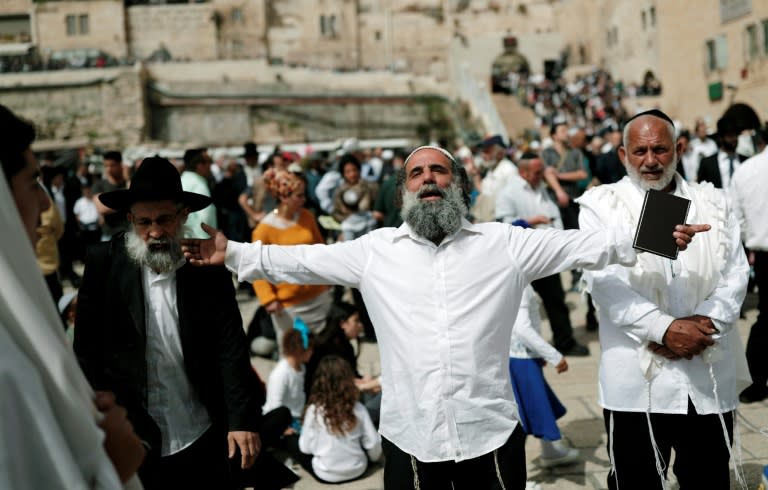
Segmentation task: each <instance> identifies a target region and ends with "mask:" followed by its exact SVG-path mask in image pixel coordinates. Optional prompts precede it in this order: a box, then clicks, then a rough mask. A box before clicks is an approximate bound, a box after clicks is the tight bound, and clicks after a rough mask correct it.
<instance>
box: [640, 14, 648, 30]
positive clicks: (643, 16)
mask: <svg viewBox="0 0 768 490" xmlns="http://www.w3.org/2000/svg"><path fill="white" fill-rule="evenodd" d="M640 16H641V17H642V19H643V30H645V24H646V22H647V20H646V15H645V10H643V12H642V14H640Z"/></svg>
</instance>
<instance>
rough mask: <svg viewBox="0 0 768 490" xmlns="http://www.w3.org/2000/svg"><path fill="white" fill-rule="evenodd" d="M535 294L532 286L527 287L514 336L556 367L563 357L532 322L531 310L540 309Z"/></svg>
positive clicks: (516, 321) (513, 331)
mask: <svg viewBox="0 0 768 490" xmlns="http://www.w3.org/2000/svg"><path fill="white" fill-rule="evenodd" d="M535 294H536V293H534V292H533V288H531V286H526V288H525V289H524V290H523V299H522V300H521V301H520V309H519V310H518V311H517V319H516V320H515V325H514V327H512V336H513V337H517V339H519V340H520V342H522V343H523V344H524V345H525V346H526V347H527V348H528V349H530V350H531V351H532V352H533V353H534V354H535V355H536V357H540V358H542V359H544V360H545V361H547V362H548V363H550V364H552V365H553V366H555V365H557V364H558V363H559V362H560V361H561V360H562V359H563V355H562V354H560V352H558V351H557V349H555V348H554V347H552V345H550V344H549V342H547V341H546V340H544V338H543V337H542V336H541V335H540V334H539V333H538V332H537V331H536V329H535V328H534V327H533V323H532V322H531V308H538V303H537V302H536V296H535Z"/></svg>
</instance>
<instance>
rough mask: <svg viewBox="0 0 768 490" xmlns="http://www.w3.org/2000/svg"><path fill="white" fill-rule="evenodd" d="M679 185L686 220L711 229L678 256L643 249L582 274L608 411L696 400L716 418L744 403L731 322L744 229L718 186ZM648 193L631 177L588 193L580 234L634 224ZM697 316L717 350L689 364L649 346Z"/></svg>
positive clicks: (740, 294) (683, 408) (684, 405)
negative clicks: (594, 310)
mask: <svg viewBox="0 0 768 490" xmlns="http://www.w3.org/2000/svg"><path fill="white" fill-rule="evenodd" d="M675 182H676V190H675V191H674V194H675V195H677V196H680V197H684V198H687V199H690V200H691V204H690V209H689V212H688V217H687V219H686V221H687V222H688V223H707V224H710V225H711V226H712V229H711V230H710V231H708V232H706V233H699V234H697V235H696V237H695V238H694V239H693V242H691V244H690V245H689V246H688V249H687V250H686V251H685V252H681V253H680V254H679V255H678V257H677V260H670V259H668V258H664V257H660V256H658V255H654V254H651V253H644V254H640V255H639V258H638V261H637V264H636V265H635V266H633V267H624V266H620V265H611V266H608V267H606V268H605V269H603V270H600V271H585V273H584V279H585V280H586V284H587V289H588V290H589V291H590V292H591V293H592V297H593V298H594V299H595V302H596V305H597V307H598V313H599V319H600V346H601V355H600V392H599V403H600V405H601V406H602V407H604V408H607V409H609V410H617V411H627V412H645V411H647V410H650V411H651V412H654V413H675V414H685V413H688V398H689V397H690V399H691V401H692V402H693V405H694V406H695V407H696V411H697V413H699V414H712V413H722V412H727V411H729V410H733V409H734V408H735V407H736V405H737V403H738V393H739V391H740V390H739V389H738V387H737V383H738V382H739V379H740V378H739V376H740V374H741V371H742V368H743V365H744V361H745V359H744V350H743V347H740V346H741V341H740V339H739V336H738V331H737V330H735V329H733V324H734V323H735V322H736V321H737V320H738V318H739V310H740V308H741V303H742V301H743V300H744V295H745V294H746V286H747V277H748V271H749V266H748V265H747V261H746V257H745V255H744V252H743V249H742V248H741V243H740V240H739V225H738V222H737V220H736V217H735V215H734V214H733V212H732V211H731V210H729V206H728V204H727V200H726V197H725V194H724V193H723V192H722V190H720V189H715V188H714V187H713V186H712V184H709V183H706V184H688V183H686V182H685V181H684V180H683V179H682V178H681V177H680V175H679V174H678V175H676V176H675ZM644 196H645V192H644V191H642V190H641V189H640V188H639V187H637V186H636V185H635V184H633V183H632V181H631V180H630V179H629V177H624V178H623V179H622V180H621V181H619V182H617V183H615V184H609V185H602V186H598V187H596V188H594V189H591V190H590V191H588V192H587V193H586V194H584V196H582V197H581V198H580V199H579V204H580V206H581V212H580V214H579V225H580V227H581V229H584V230H598V229H604V228H605V227H624V228H625V229H627V230H631V229H633V228H634V227H635V226H636V224H637V221H638V218H639V215H640V210H641V208H642V204H643V199H644ZM694 314H698V315H703V316H706V317H709V318H711V319H712V321H713V323H714V324H715V327H716V328H717V329H718V330H719V334H717V335H716V336H715V337H714V339H715V340H716V344H715V346H712V347H708V348H707V349H706V350H705V351H704V353H703V354H702V355H697V356H694V357H693V359H691V360H686V359H679V360H675V361H672V360H667V359H665V358H663V357H661V356H659V355H656V354H652V353H650V351H648V349H647V345H648V342H650V341H653V342H656V343H659V344H661V343H662V340H663V337H664V334H665V333H666V330H667V328H668V327H669V325H670V323H671V322H672V321H673V320H674V319H676V318H682V317H685V316H689V315H694ZM709 360H711V361H712V367H713V373H714V376H715V379H716V380H717V389H718V397H719V402H720V405H719V406H717V404H716V403H715V397H714V393H713V381H712V379H711V378H710V371H709V362H708V361H709ZM649 390H650V394H649Z"/></svg>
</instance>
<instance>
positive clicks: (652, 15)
mask: <svg viewBox="0 0 768 490" xmlns="http://www.w3.org/2000/svg"><path fill="white" fill-rule="evenodd" d="M649 12H650V18H651V19H650V21H651V27H653V26H655V25H656V7H651V10H649Z"/></svg>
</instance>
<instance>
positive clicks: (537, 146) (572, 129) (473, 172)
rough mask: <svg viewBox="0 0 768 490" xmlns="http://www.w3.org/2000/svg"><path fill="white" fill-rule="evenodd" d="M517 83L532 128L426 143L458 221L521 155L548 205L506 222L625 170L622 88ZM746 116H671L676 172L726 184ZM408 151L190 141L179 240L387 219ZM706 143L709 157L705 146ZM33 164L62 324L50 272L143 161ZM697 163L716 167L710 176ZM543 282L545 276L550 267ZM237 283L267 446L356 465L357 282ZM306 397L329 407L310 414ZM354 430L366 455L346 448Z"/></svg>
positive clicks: (353, 231)
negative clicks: (199, 200) (453, 184)
mask: <svg viewBox="0 0 768 490" xmlns="http://www.w3.org/2000/svg"><path fill="white" fill-rule="evenodd" d="M517 94H518V95H519V96H520V97H521V98H522V99H523V100H524V101H525V103H526V104H527V105H529V106H530V107H531V108H532V109H533V110H534V111H535V113H536V114H537V116H538V117H539V121H540V122H541V126H540V129H539V130H538V131H534V132H530V133H528V134H526V135H525V136H523V137H521V138H520V139H519V140H516V141H511V142H510V141H505V140H504V139H503V138H501V137H500V136H498V135H492V136H489V137H488V138H486V139H484V140H483V141H481V142H479V143H476V144H474V145H467V144H465V143H464V142H461V141H456V142H433V143H435V144H439V145H440V146H442V147H445V148H447V149H448V150H449V151H451V153H453V154H454V155H455V156H456V158H457V161H460V162H461V163H463V165H464V170H465V171H466V172H467V174H468V176H469V181H470V182H471V189H468V190H469V191H470V195H471V196H472V203H471V207H470V215H469V216H467V218H468V219H470V220H471V221H475V222H482V221H494V220H499V221H507V218H508V216H506V215H505V214H504V212H503V211H502V210H501V208H500V207H499V206H500V204H499V203H500V202H501V200H503V197H504V194H505V193H506V192H509V189H511V188H512V187H510V186H513V185H514V183H515V182H516V181H519V179H520V178H521V177H524V178H525V177H526V176H527V175H529V172H530V170H529V167H528V164H526V165H525V166H521V165H520V163H521V161H523V160H525V161H526V162H527V161H530V160H532V159H541V160H542V161H543V162H544V166H543V167H544V169H543V170H542V176H541V178H542V179H543V181H544V182H546V187H547V192H548V193H549V196H550V199H551V200H552V202H553V203H555V204H556V209H557V212H555V213H554V214H553V215H551V216H548V217H547V218H546V220H545V221H543V222H532V221H530V220H529V221H526V220H522V221H523V222H522V223H521V222H520V220H517V219H515V220H510V222H512V221H514V224H518V225H523V226H532V227H537V226H560V227H564V228H576V227H578V219H577V216H578V204H577V203H576V200H577V199H578V197H579V196H580V195H581V194H582V193H583V192H584V191H585V190H586V189H587V188H589V187H591V186H595V185H600V184H604V183H613V182H617V181H619V180H620V179H622V178H623V177H624V176H625V175H626V171H625V169H624V165H623V164H622V162H621V161H620V158H619V153H618V148H619V147H620V145H621V144H622V132H621V128H622V123H623V122H624V121H625V120H626V119H627V117H628V114H627V113H626V111H625V109H624V108H623V107H622V106H621V88H620V87H617V85H616V84H615V83H614V82H613V80H612V79H611V77H610V75H609V74H607V73H605V72H600V71H596V72H594V73H592V74H589V75H586V76H584V77H578V78H577V79H576V80H574V81H572V82H569V83H565V82H562V81H557V82H550V81H547V80H542V81H541V83H538V84H526V85H525V86H523V85H521V86H519V87H518V88H517ZM745 114H747V115H746V116H745ZM752 114H754V113H752ZM755 118H756V116H754V117H752V116H751V115H749V111H745V110H743V108H742V109H741V110H736V111H732V113H731V114H730V115H729V114H725V115H724V116H723V118H721V120H719V121H718V123H717V127H716V128H712V127H710V126H708V125H707V123H706V122H705V121H704V120H697V121H695V122H694V123H693V124H692V128H693V130H692V131H691V130H687V129H686V128H685V127H683V126H681V127H678V128H677V129H678V138H679V141H681V142H682V145H683V151H682V153H681V154H680V155H679V158H680V162H679V165H678V171H679V172H680V173H682V174H683V175H684V177H685V178H686V179H687V180H688V181H691V182H694V181H700V180H707V181H713V180H714V179H715V177H713V175H716V177H717V178H718V179H719V181H717V182H713V183H715V185H716V186H717V187H722V188H725V189H728V187H729V185H728V184H729V181H730V174H729V173H727V172H726V173H722V174H721V173H720V170H721V169H722V168H723V167H722V165H721V164H720V162H725V161H729V163H730V172H731V173H732V172H733V170H734V165H735V166H736V167H738V165H739V163H740V162H741V161H742V160H744V159H746V158H747V157H749V156H752V155H756V154H758V153H760V152H761V151H763V148H764V147H765V143H766V141H768V137H767V136H766V133H765V128H761V127H760V126H761V125H760V121H759V119H757V124H755ZM713 129H716V131H713ZM713 133H714V134H713ZM409 150H410V149H409V148H364V147H363V146H362V145H361V143H360V142H359V141H357V140H356V139H354V138H350V139H347V140H345V141H343V142H342V143H340V144H339V146H338V148H337V150H335V151H331V152H311V153H308V154H305V155H299V154H297V153H293V152H286V151H282V150H281V149H280V148H279V147H277V148H275V149H274V150H273V151H270V152H269V153H264V152H260V151H259V148H258V145H256V144H255V143H250V142H249V143H246V144H245V145H244V147H243V151H242V154H241V156H239V157H228V156H220V157H217V158H216V159H214V158H213V157H212V156H211V154H210V153H209V151H208V150H207V149H206V148H192V149H189V150H187V151H186V152H185V154H184V157H183V158H182V159H178V160H177V161H174V162H173V163H174V164H175V165H176V166H177V167H178V169H179V172H180V173H181V179H182V185H183V186H184V189H185V190H188V191H192V192H196V193H199V194H204V195H208V196H210V197H212V198H213V205H212V206H210V207H209V208H207V209H204V210H201V211H198V212H197V213H193V215H190V218H189V220H188V223H187V227H188V233H189V234H190V235H191V236H198V237H204V236H205V234H204V232H202V230H201V229H200V227H199V223H202V222H204V223H207V224H209V225H211V226H215V227H217V228H219V229H221V230H223V231H224V232H225V234H226V235H227V236H228V237H229V238H230V239H233V240H236V241H245V242H247V241H251V240H261V241H262V242H263V243H275V244H310V243H333V242H336V241H345V240H354V239H356V238H358V237H360V236H362V235H364V234H366V233H368V232H370V231H372V230H374V229H375V228H377V227H381V226H399V225H400V224H401V223H402V219H401V218H400V214H399V209H398V208H397V206H396V202H397V199H396V193H397V188H398V184H399V183H398V181H397V171H398V169H400V168H401V167H402V165H403V161H404V158H405V155H406V154H407V152H408V151H409ZM720 153H722V154H723V155H724V156H723V157H718V155H719V154H720ZM734 156H735V157H736V158H734ZM713 158H714V160H712V159H713ZM718 158H719V160H718ZM734 160H736V162H735V163H734ZM41 164H42V181H43V184H44V186H45V188H46V189H47V190H48V193H49V197H50V199H51V202H52V203H53V204H55V205H54V206H51V207H50V209H49V210H48V211H47V212H46V213H45V215H44V216H43V217H42V222H41V239H40V241H39V242H38V245H37V252H38V259H39V263H40V267H41V269H42V270H43V272H44V275H45V277H46V281H47V284H48V286H49V289H50V291H51V294H52V296H53V297H54V300H55V301H57V302H58V303H59V307H60V310H61V312H62V317H63V320H64V322H65V324H71V323H72V322H73V318H74V315H73V314H72V308H74V307H75V306H76V296H75V295H74V294H71V293H70V294H66V295H65V294H63V291H64V289H63V288H62V281H63V282H64V283H69V285H70V286H71V288H75V289H76V288H77V287H78V285H79V281H80V277H79V276H78V274H77V273H76V272H75V269H74V268H73V263H75V262H77V261H81V260H82V259H83V256H84V253H85V249H86V247H87V246H88V245H89V244H92V243H95V242H98V241H101V240H108V239H109V238H111V237H112V236H114V235H115V234H117V233H120V232H121V231H123V230H125V228H126V226H127V222H126V220H125V218H124V217H122V216H119V215H118V214H117V213H114V212H113V211H112V210H110V209H109V208H106V207H104V206H103V205H102V204H100V202H99V200H98V195H99V194H100V193H102V192H108V191H112V190H116V189H124V188H126V187H127V186H128V183H129V182H130V178H131V174H132V173H133V172H135V171H136V169H137V168H139V166H140V165H141V164H142V161H141V159H137V160H136V161H133V162H125V161H123V156H122V154H121V153H120V152H119V151H109V152H105V153H104V154H103V155H102V162H101V165H100V166H98V167H97V169H94V168H92V167H93V166H90V167H89V165H86V164H85V163H84V162H81V161H76V162H73V163H70V164H67V165H55V164H54V162H53V161H52V159H50V158H45V156H44V157H43V158H42V159H41ZM711 166H714V167H713V168H714V169H715V170H717V172H714V170H712V171H711V172H710V170H711V169H710V167H711ZM93 170H98V172H97V173H100V175H96V174H94V173H92V171H93ZM707 172H709V173H707ZM556 281H557V283H558V284H559V282H560V278H559V277H558V278H557V279H556ZM578 281H579V271H574V275H573V280H572V284H571V288H573V289H575V288H577V287H578ZM542 287H544V286H542ZM551 287H554V290H553V289H550V288H551ZM558 287H559V288H560V290H559V291H558V290H557V288H558ZM546 288H547V289H546V290H539V289H538V288H536V285H534V289H537V292H538V293H539V295H540V296H541V297H542V299H543V300H544V306H545V309H547V312H548V315H549V317H550V319H551V321H553V324H552V330H553V334H554V337H553V343H554V344H555V347H556V348H557V349H558V350H559V351H560V352H561V353H563V354H564V355H566V356H568V355H576V356H579V355H589V351H588V350H587V349H586V347H585V346H581V345H580V344H577V343H576V342H575V341H574V340H573V337H572V332H571V326H570V320H568V318H567V310H566V313H565V317H566V318H565V319H564V320H562V322H565V323H567V324H564V323H561V324H559V325H556V324H555V323H556V322H559V320H557V319H558V318H559V317H558V313H557V309H558V308H559V307H560V306H559V304H558V301H560V302H562V298H561V299H559V300H558V299H557V298H558V296H560V297H562V296H563V294H562V286H557V285H555V286H552V285H551V284H550V285H548V286H546ZM240 290H241V292H242V293H243V294H249V295H253V296H255V297H257V299H258V301H259V304H260V308H259V309H258V310H257V312H256V315H255V316H254V318H253V321H251V323H250V325H249V327H248V340H249V344H250V346H251V352H252V354H255V355H261V356H265V357H271V358H273V359H275V360H278V368H276V369H275V371H274V372H273V374H272V375H271V376H270V377H269V379H268V380H267V382H266V385H265V390H266V399H267V405H265V408H264V410H265V412H266V411H268V410H274V409H276V408H280V407H287V408H288V409H289V411H290V415H291V416H290V418H287V419H286V420H289V422H286V426H285V427H284V430H283V433H282V437H280V438H279V439H280V441H282V442H275V444H276V445H278V446H280V447H282V448H283V449H285V450H287V451H289V452H290V453H291V454H292V455H293V456H294V457H295V459H296V461H297V462H299V463H301V464H302V465H303V466H304V467H305V468H306V469H307V470H308V471H310V472H311V473H312V474H313V475H314V476H316V477H317V478H318V479H320V480H322V481H344V480H347V479H353V478H356V477H358V476H360V475H361V474H362V473H363V472H364V471H365V468H366V466H367V461H368V459H369V458H370V459H371V460H375V459H377V458H378V456H379V455H380V452H381V447H380V440H379V439H378V435H377V434H376V433H375V430H373V429H372V428H374V427H376V426H377V424H378V410H379V405H380V399H381V398H380V397H381V393H380V387H381V384H380V380H378V379H375V378H369V377H363V376H362V375H361V374H360V372H359V370H358V367H357V365H356V357H357V355H358V354H359V349H360V344H359V342H361V341H375V333H374V331H373V328H372V325H371V323H370V320H369V319H368V317H367V314H366V308H365V304H364V303H363V301H362V299H361V297H360V294H359V293H358V292H357V291H355V290H344V289H343V288H340V287H326V286H294V285H287V284H278V285H274V284H269V283H268V282H266V281H256V282H255V283H254V284H241V285H240ZM553 298H554V299H553ZM550 308H552V310H551V311H550ZM561 317H562V316H560V318H561ZM586 325H587V328H588V329H589V330H593V329H596V328H597V325H596V320H595V317H594V310H593V309H592V308H590V310H589V313H588V314H587V318H586ZM328 378H334V379H336V378H338V379H341V380H345V381H343V382H342V381H339V382H337V384H338V385H341V386H344V387H345V388H343V389H340V391H339V392H338V393H329V392H328V390H329V388H328V386H327V385H324V384H323V380H324V379H325V380H326V381H327V379H328ZM316 380H317V383H315V381H316ZM350 387H352V388H350ZM350 393H352V394H350ZM313 407H314V408H313ZM318 407H322V408H323V410H325V412H326V413H331V412H332V413H333V414H334V415H333V416H331V417H325V418H324V417H322V416H319V415H318ZM354 421H359V423H356V422H354ZM354 427H356V429H355V430H352V429H351V428H354ZM360 441H362V447H363V448H364V449H365V451H366V452H361V450H360V447H361V446H360ZM355 445H357V446H356V447H357V453H355V454H356V456H354V457H352V458H351V460H350V459H349V458H347V459H345V460H343V461H342V460H339V459H338V457H335V456H334V451H338V450H339V447H351V446H355Z"/></svg>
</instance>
